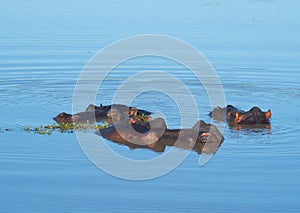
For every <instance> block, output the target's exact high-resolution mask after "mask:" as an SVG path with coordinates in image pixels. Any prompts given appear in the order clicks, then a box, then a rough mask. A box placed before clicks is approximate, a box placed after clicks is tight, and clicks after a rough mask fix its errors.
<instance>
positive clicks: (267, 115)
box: [266, 110, 272, 119]
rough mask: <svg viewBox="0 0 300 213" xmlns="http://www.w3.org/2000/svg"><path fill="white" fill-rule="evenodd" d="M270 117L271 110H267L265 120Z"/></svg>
mask: <svg viewBox="0 0 300 213" xmlns="http://www.w3.org/2000/svg"><path fill="white" fill-rule="evenodd" d="M271 117H272V113H271V110H268V111H267V112H266V119H270V118H271Z"/></svg>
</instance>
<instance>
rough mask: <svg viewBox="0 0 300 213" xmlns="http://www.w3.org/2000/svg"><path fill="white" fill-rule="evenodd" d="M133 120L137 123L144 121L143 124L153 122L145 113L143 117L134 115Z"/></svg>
mask: <svg viewBox="0 0 300 213" xmlns="http://www.w3.org/2000/svg"><path fill="white" fill-rule="evenodd" d="M133 118H134V119H135V120H136V121H142V122H147V121H150V120H151V116H149V115H145V114H144V113H143V114H142V115H133Z"/></svg>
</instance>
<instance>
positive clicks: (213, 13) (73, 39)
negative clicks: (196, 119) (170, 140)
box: [0, 0, 300, 212]
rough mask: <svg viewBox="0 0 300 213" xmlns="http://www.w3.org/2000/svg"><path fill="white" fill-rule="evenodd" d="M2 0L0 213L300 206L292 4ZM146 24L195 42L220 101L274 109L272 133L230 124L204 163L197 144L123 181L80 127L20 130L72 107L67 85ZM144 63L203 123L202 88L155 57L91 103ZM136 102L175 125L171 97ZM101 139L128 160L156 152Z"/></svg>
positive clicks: (125, 70) (128, 68)
mask: <svg viewBox="0 0 300 213" xmlns="http://www.w3.org/2000/svg"><path fill="white" fill-rule="evenodd" d="M0 4H1V7H0V8H2V9H1V13H0V18H1V20H2V21H1V22H0V26H1V29H2V30H1V32H0V38H1V39H0V74H1V75H0V94H1V95H0V106H1V111H0V117H1V121H0V156H1V157H0V188H1V192H2V193H1V199H0V210H1V212H20V211H21V212H53V211H59V212H95V211H101V212H107V211H110V212H111V211H117V212H183V211H185V212H254V211H256V212H283V211H284V212H297V211H299V208H300V205H299V203H300V202H299V192H300V186H299V181H298V177H299V174H300V171H299V164H300V158H299V154H300V151H299V150H300V149H299V145H298V141H299V139H298V136H299V134H298V133H299V130H300V127H299V125H298V124H299V121H300V117H299V109H300V102H299V97H300V84H299V80H300V74H299V69H300V63H299V61H300V60H299V54H298V53H299V51H300V45H299V44H300V40H299V38H300V31H299V29H300V28H299V22H298V20H299V15H298V9H297V8H299V3H298V2H297V1H292V0H290V1H284V2H282V1H268V0H265V1H258V0H257V1H254V0H243V1H239V2H237V1H229V0H228V1H222V2H220V1H214V0H211V1H206V0H203V1H197V2H195V1H174V2H173V3H171V2H168V1H153V2H151V3H143V4H142V3H139V2H136V1H129V2H127V3H126V4H125V3H123V2H118V1H111V2H110V3H107V2H106V3H103V2H98V1H78V2H76V3H74V2H72V3H71V2H67V1H63V2H58V1H52V2H47V3H45V2H43V3H40V2H36V1H9V2H1V3H0ZM44 4H46V5H44ZM112 13H113V14H112ZM143 33H162V34H167V35H171V36H175V37H178V38H180V39H184V40H185V41H187V42H188V43H190V44H191V45H193V46H194V47H196V48H198V49H199V50H200V51H201V52H202V53H203V54H204V55H205V56H206V57H207V58H208V59H209V60H210V62H211V63H212V64H213V66H214V67H215V69H216V71H217V74H218V75H219V78H220V80H221V82H222V85H223V88H224V91H225V95H226V100H227V103H229V104H232V105H235V106H238V107H240V108H242V109H244V110H248V109H250V108H251V107H252V106H253V105H257V106H260V107H261V108H262V109H263V110H267V109H269V108H270V109H271V110H272V113H273V117H272V120H271V126H272V128H271V130H270V132H268V131H267V130H259V131H248V130H242V131H239V132H237V131H235V130H233V129H229V128H228V127H226V128H225V131H224V137H225V141H224V143H223V144H222V146H221V147H220V148H219V149H218V151H217V152H216V154H215V155H214V156H213V158H212V159H211V160H210V161H209V162H208V163H207V164H206V165H204V166H202V167H201V166H199V165H198V160H199V156H198V155H197V154H196V153H195V152H192V153H191V154H190V155H189V156H188V158H187V159H186V160H185V161H184V162H183V163H182V164H181V165H179V166H178V167H177V168H176V169H175V170H173V171H172V172H170V173H168V174H166V175H164V176H162V177H159V178H156V179H153V180H148V181H128V180H123V179H119V178H116V177H112V176H110V175H108V174H106V173H105V172H103V171H101V170H99V169H97V168H96V167H95V166H94V165H93V164H92V163H91V162H90V161H89V160H88V158H87V157H86V156H85V154H84V153H83V152H82V150H81V148H80V146H79V143H78V142H77V139H76V135H75V134H72V133H69V134H68V133H65V134H61V133H58V132H55V133H54V134H52V135H51V136H44V135H36V134H33V133H26V132H24V131H22V128H24V127H25V126H38V125H40V124H44V125H45V124H48V123H50V124H52V123H53V121H52V117H54V116H55V115H57V114H58V113H60V112H62V111H66V112H71V111H72V97H73V91H74V87H75V84H76V81H77V79H78V77H79V74H80V72H81V70H82V68H83V66H84V65H85V64H86V63H87V61H88V60H89V59H90V58H91V57H92V56H93V55H94V54H95V53H96V52H97V51H98V50H99V49H101V48H103V47H105V46H106V45H109V44H110V43H111V42H114V41H116V40H117V39H121V38H124V37H125V36H132V35H136V34H143ZM178 51H180V50H178ZM147 69H151V70H162V71H166V72H169V73H172V74H174V75H176V76H177V77H180V78H181V79H182V80H183V82H185V83H186V84H187V86H188V88H189V89H190V90H191V91H192V93H193V94H194V96H195V97H197V99H196V101H197V104H198V110H199V115H200V118H201V119H204V120H205V121H208V122H210V119H209V118H208V116H207V114H208V112H209V110H210V104H209V100H208V97H207V95H206V93H205V91H204V89H203V87H202V86H201V85H199V84H197V82H195V79H194V78H193V76H191V75H189V74H188V72H187V70H185V69H184V68H183V67H181V66H179V65H178V64H175V63H172V62H170V61H167V60H162V59H157V58H144V59H139V60H133V61H131V62H128V63H124V64H122V65H121V66H120V67H119V68H118V69H116V70H115V71H114V73H112V74H111V76H110V77H109V78H108V79H107V81H106V84H105V85H103V88H102V90H101V91H99V96H98V97H97V100H96V103H97V104H98V103H99V102H100V101H102V102H103V103H104V104H109V101H110V100H111V98H112V96H113V93H114V91H115V90H116V88H117V87H118V85H119V84H120V82H122V80H123V78H124V76H127V75H128V76H130V75H132V74H133V73H134V72H138V71H139V70H147ZM120 73H122V74H123V75H124V76H123V77H122V76H121V75H120ZM88 104H89V103H86V105H88ZM134 104H135V105H137V106H139V107H141V108H145V109H148V110H153V111H161V112H163V113H164V115H165V116H166V120H167V123H168V126H170V127H171V128H176V127H179V126H180V117H179V116H178V114H177V113H178V109H177V108H176V107H175V106H174V104H172V101H171V100H170V99H169V98H168V97H167V96H164V95H162V94H159V93H155V92H152V93H147V94H143V95H141V96H140V97H139V98H137V99H136V100H135V101H134ZM169 105H170V106H171V110H170V109H169V108H167V107H168V106H169ZM191 126H192V124H191ZM108 144H109V146H110V147H111V148H112V149H114V150H115V151H117V152H118V153H120V154H121V155H124V156H127V157H131V158H133V159H144V158H145V159H147V158H153V157H157V156H159V155H160V154H158V153H155V152H152V151H150V150H142V149H140V150H129V149H128V147H125V146H121V145H118V144H114V143H111V142H108Z"/></svg>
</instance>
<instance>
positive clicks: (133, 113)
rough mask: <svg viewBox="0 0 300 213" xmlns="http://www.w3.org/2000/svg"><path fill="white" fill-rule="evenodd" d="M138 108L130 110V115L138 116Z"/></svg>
mask: <svg viewBox="0 0 300 213" xmlns="http://www.w3.org/2000/svg"><path fill="white" fill-rule="evenodd" d="M137 111H138V110H137V108H135V107H132V108H131V109H130V110H129V115H136V114H137Z"/></svg>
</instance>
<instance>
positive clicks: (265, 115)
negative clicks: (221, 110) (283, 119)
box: [232, 107, 272, 125]
mask: <svg viewBox="0 0 300 213" xmlns="http://www.w3.org/2000/svg"><path fill="white" fill-rule="evenodd" d="M233 116H234V121H235V122H236V123H237V124H241V125H253V124H270V118H271V116H272V113H271V110H268V111H267V112H263V111H262V110H261V109H260V108H258V107H253V108H252V109H250V110H249V111H248V112H245V113H239V112H235V114H234V115H233ZM233 116H232V117H233Z"/></svg>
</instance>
